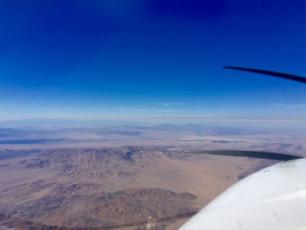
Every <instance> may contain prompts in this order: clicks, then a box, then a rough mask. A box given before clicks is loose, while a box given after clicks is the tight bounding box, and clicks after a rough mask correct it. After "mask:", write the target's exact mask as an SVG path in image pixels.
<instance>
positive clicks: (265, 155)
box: [198, 150, 303, 161]
mask: <svg viewBox="0 0 306 230" xmlns="http://www.w3.org/2000/svg"><path fill="white" fill-rule="evenodd" d="M198 153H200V154H206V155H221V156H232V157H248V158H257V159H267V160H278V161H290V160H297V159H301V158H303V157H301V156H298V155H292V154H284V153H275V152H265V151H248V150H211V151H199V152H198Z"/></svg>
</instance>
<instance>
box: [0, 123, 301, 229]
mask: <svg viewBox="0 0 306 230" xmlns="http://www.w3.org/2000/svg"><path fill="white" fill-rule="evenodd" d="M0 131H1V132H0V134H1V139H0V226H1V227H0V228H1V229H30V228H31V229H177V228H178V227H179V226H180V225H181V224H183V223H184V222H185V221H186V220H188V219H189V218H190V217H191V216H192V215H194V214H195V213H196V212H197V211H199V210H200V209H201V208H203V207H204V206H205V205H206V204H207V203H209V202H210V201H211V200H212V199H214V198H215V197H216V196H217V195H219V194H220V193H222V192H223V191H224V190H226V189H227V188H228V187H229V186H230V185H232V184H233V183H235V182H237V181H238V180H240V179H242V178H243V177H245V176H247V175H249V174H251V173H253V172H255V171H257V170H259V169H261V168H263V167H266V166H268V165H271V164H274V163H276V162H277V161H274V160H264V159H254V158H248V157H233V156H222V155H218V154H213V152H212V154H203V153H206V152H209V151H211V150H222V151H225V150H231V151H235V150H237V151H238V150H256V151H270V152H282V153H295V154H299V155H303V154H304V145H303V137H302V136H299V138H293V137H292V136H288V135H287V136H286V135H279V136H278V135H275V134H267V133H258V132H245V131H242V130H236V129H228V128H207V127H203V126H191V125H188V126H172V125H161V126H154V127H120V128H118V127H107V128H95V129H93V128H79V129H75V128H65V129H64V128H48V129H47V128H39V129H38V128H31V129H29V128H27V129H21V128H5V129H1V130H0Z"/></svg>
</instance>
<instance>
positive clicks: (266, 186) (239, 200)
mask: <svg viewBox="0 0 306 230" xmlns="http://www.w3.org/2000/svg"><path fill="white" fill-rule="evenodd" d="M180 229H181V230H206V229H208V230H306V159H300V160H293V161H288V162H281V163H278V164H276V165H273V166H271V167H268V168H265V169H263V170H261V171H259V172H257V173H254V174H253V175H251V176H248V177H246V178H245V179H243V180H241V181H240V182H238V183H236V184H235V185H233V186H232V187H230V188H229V189H228V190H227V191H225V192H224V193H223V194H221V195H220V196H219V197H217V198H216V199H215V200H214V201H213V202H211V203H210V204H209V205H208V206H206V207H205V208H204V209H203V210H201V211H200V212H199V213H198V214H196V215H195V216H194V217H193V218H191V220H189V221H188V222H187V223H186V224H185V225H183V226H182V227H181V228H180Z"/></svg>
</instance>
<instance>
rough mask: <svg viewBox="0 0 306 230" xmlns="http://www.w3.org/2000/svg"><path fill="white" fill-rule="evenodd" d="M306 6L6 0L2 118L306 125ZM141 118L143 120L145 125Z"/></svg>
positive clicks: (266, 1)
mask: <svg viewBox="0 0 306 230" xmlns="http://www.w3.org/2000/svg"><path fill="white" fill-rule="evenodd" d="M305 12H306V1H305V0H294V1H288V0H251V1H245V0H114V1H98V0H90V1H88V0H87V1H85V0H50V1H41V0H29V1H22V0H3V1H1V3H0V19H1V20H0V32H1V36H0V41H1V42H0V108H1V109H0V120H8V119H36V118H40V119H41V118H71V119H93V118H95V119H96V118H118V119H125V118H130V117H134V118H135V119H140V117H141V118H144V117H147V119H151V118H153V117H159V118H160V117H169V118H177V119H180V118H191V119H192V118H195V119H198V118H199V117H204V118H205V117H207V118H208V117H220V118H230V119H239V118H243V119H246V118H247V119H254V118H256V119H258V118H262V119H272V120H273V119H281V120H284V119H287V120H290V119H302V118H303V117H305V115H306V88H305V86H303V85H299V84H297V83H294V82H287V81H283V80H279V79H268V78H264V77H261V76H256V75H251V74H246V73H238V72H231V71H225V70H223V69H222V66H223V65H240V66H250V67H257V68H265V69H271V70H277V71H284V72H291V73H295V74H300V75H306V42H305V41H306V14H305ZM138 117H139V118H138Z"/></svg>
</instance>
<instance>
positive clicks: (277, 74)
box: [224, 66, 306, 84]
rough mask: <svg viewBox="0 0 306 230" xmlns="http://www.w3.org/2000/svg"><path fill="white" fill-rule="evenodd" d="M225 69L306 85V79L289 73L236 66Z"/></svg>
mask: <svg viewBox="0 0 306 230" xmlns="http://www.w3.org/2000/svg"><path fill="white" fill-rule="evenodd" d="M224 68H225V69H230V70H238V71H245V72H251V73H258V74H263V75H269V76H272V77H278V78H284V79H287V80H291V81H297V82H301V83H304V84H306V78H305V77H301V76H297V75H293V74H288V73H281V72H275V71H270V70H262V69H254V68H245V67H236V66H224Z"/></svg>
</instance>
